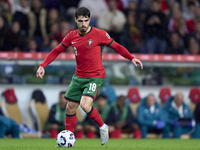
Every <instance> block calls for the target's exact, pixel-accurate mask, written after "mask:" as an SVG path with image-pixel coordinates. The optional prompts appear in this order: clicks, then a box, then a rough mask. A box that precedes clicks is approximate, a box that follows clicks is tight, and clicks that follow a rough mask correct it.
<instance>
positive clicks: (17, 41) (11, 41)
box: [3, 21, 25, 51]
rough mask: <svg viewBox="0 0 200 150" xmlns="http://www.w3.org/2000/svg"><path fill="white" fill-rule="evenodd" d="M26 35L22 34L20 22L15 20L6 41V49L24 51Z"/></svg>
mask: <svg viewBox="0 0 200 150" xmlns="http://www.w3.org/2000/svg"><path fill="white" fill-rule="evenodd" d="M24 40H25V37H24V36H23V35H22V34H21V28H20V23H19V22H17V21H16V22H13V24H12V26H11V29H10V30H9V31H8V32H7V34H6V37H5V41H4V48H3V49H4V50H6V51H22V50H23V49H24Z"/></svg>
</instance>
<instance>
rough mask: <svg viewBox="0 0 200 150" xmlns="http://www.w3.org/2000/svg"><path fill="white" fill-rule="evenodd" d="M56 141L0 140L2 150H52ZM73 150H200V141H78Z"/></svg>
mask: <svg viewBox="0 0 200 150" xmlns="http://www.w3.org/2000/svg"><path fill="white" fill-rule="evenodd" d="M56 145H57V143H56V140H55V139H0V149H1V150H52V149H63V148H55V146H56ZM71 149H72V150H102V149H106V150H129V149H130V150H200V139H189V140H180V139H141V140H137V139H110V140H109V142H108V143H107V144H106V145H103V146H102V145H101V144H100V139H76V143H75V145H74V147H72V148H71Z"/></svg>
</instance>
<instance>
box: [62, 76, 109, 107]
mask: <svg viewBox="0 0 200 150" xmlns="http://www.w3.org/2000/svg"><path fill="white" fill-rule="evenodd" d="M104 82H105V78H80V77H78V76H76V75H73V77H72V81H71V83H70V85H69V87H68V89H67V92H66V93H65V99H66V100H69V101H73V102H77V103H80V100H81V97H82V95H85V96H89V97H91V98H92V99H93V100H94V99H95V98H96V96H97V95H98V93H99V92H100V91H101V89H102V87H103V84H104Z"/></svg>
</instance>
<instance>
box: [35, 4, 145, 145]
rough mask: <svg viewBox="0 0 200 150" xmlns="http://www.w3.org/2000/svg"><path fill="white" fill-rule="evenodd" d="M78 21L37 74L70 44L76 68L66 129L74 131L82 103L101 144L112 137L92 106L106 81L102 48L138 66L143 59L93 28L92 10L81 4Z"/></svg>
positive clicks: (104, 33)
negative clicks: (92, 122)
mask: <svg viewBox="0 0 200 150" xmlns="http://www.w3.org/2000/svg"><path fill="white" fill-rule="evenodd" d="M75 22H76V24H77V27H78V29H77V30H74V31H71V32H70V33H68V34H67V35H66V36H65V38H64V39H63V41H62V42H61V43H60V44H59V45H58V46H57V47H56V48H54V49H53V50H52V51H51V52H50V53H49V54H48V55H47V57H46V58H45V60H44V61H43V62H42V63H41V64H40V65H39V68H38V70H37V73H36V76H37V77H38V78H40V79H42V78H43V76H44V73H45V69H44V68H45V67H46V66H47V65H48V64H50V63H51V62H52V61H53V60H55V59H56V57H57V56H58V55H59V54H60V53H61V52H63V51H65V49H66V48H67V47H69V46H70V45H72V46H73V48H74V53H75V56H76V63H77V66H76V71H75V75H74V76H73V77H72V81H71V83H70V85H69V87H68V89H67V92H66V94H65V99H67V100H68V101H69V102H68V104H67V106H66V119H65V129H66V130H70V131H72V132H74V127H75V125H76V109H77V108H78V106H79V105H80V106H81V108H82V109H83V110H84V111H85V112H86V113H87V115H88V116H89V117H90V118H91V119H92V120H93V121H94V122H95V123H97V125H98V126H99V129H100V139H101V144H102V145H104V144H106V143H107V141H108V139H109V135H108V126H107V125H106V124H105V123H104V122H103V120H102V118H101V116H100V115H99V113H98V111H97V109H96V108H95V107H93V106H92V103H93V100H94V99H95V98H96V96H97V94H98V93H99V91H100V90H101V88H102V86H103V84H104V82H105V77H106V74H105V69H104V67H103V65H102V48H103V45H107V46H109V47H111V48H112V49H114V50H115V51H117V52H118V53H119V54H120V55H122V56H123V57H125V58H127V59H129V60H130V61H132V63H133V64H134V65H135V66H137V63H139V64H140V66H141V69H143V65H142V62H141V61H140V60H139V59H137V58H134V57H133V56H132V55H131V54H130V53H129V52H128V51H127V49H125V48H124V47H123V46H121V45H120V44H118V43H116V42H115V41H114V40H113V39H112V38H111V37H110V36H109V35H108V33H107V32H106V31H104V30H99V29H97V28H95V27H91V26H90V25H89V23H90V11H89V10H88V9H87V8H86V7H80V8H78V9H77V11H76V12H75Z"/></svg>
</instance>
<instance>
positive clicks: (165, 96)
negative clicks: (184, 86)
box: [159, 87, 171, 104]
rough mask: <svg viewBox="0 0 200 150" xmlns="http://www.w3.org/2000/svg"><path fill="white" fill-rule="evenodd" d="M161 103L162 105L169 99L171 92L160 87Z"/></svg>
mask: <svg viewBox="0 0 200 150" xmlns="http://www.w3.org/2000/svg"><path fill="white" fill-rule="evenodd" d="M159 97H160V99H161V103H162V104H164V103H166V102H167V100H168V99H169V98H170V97H171V90H170V88H168V87H162V88H161V89H160V92H159Z"/></svg>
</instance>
